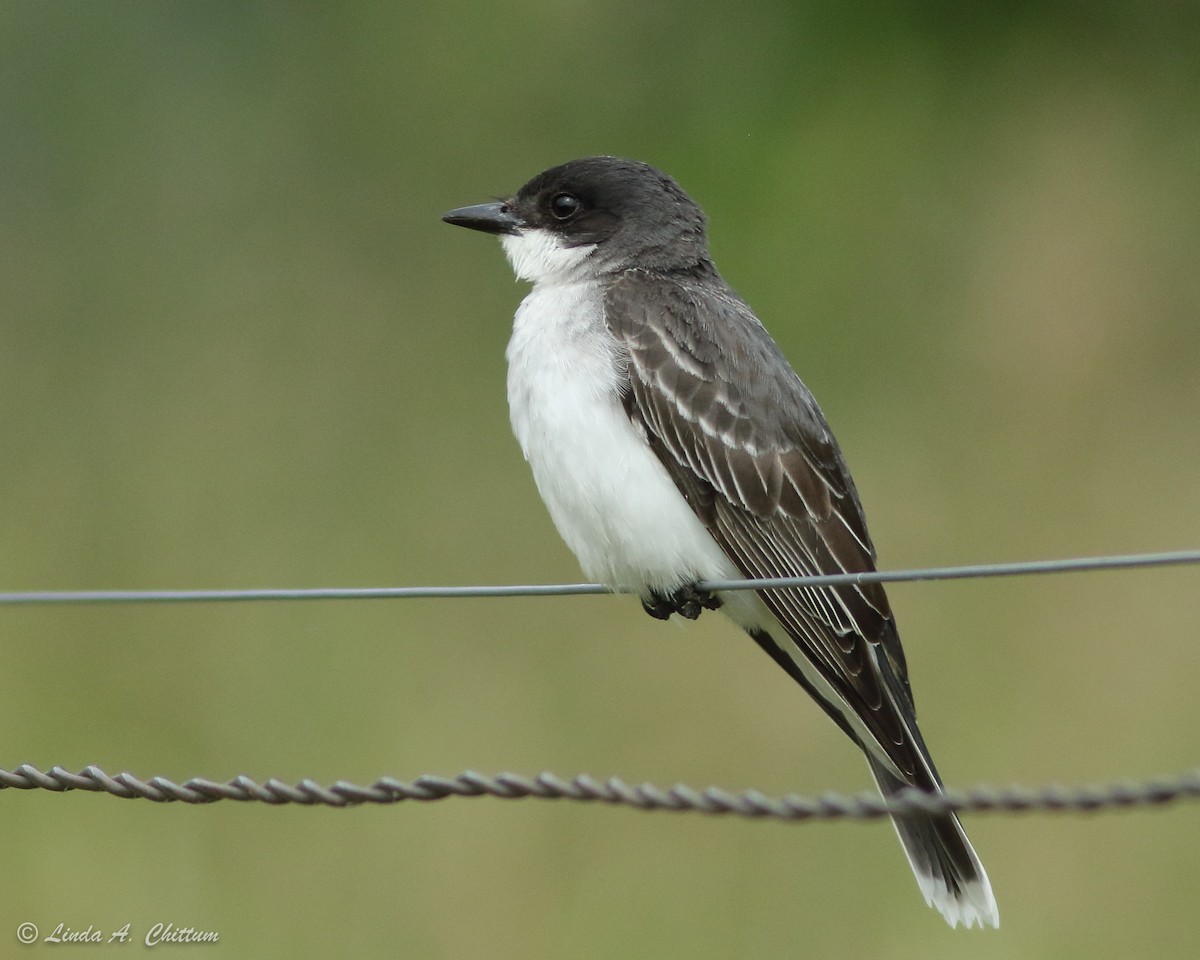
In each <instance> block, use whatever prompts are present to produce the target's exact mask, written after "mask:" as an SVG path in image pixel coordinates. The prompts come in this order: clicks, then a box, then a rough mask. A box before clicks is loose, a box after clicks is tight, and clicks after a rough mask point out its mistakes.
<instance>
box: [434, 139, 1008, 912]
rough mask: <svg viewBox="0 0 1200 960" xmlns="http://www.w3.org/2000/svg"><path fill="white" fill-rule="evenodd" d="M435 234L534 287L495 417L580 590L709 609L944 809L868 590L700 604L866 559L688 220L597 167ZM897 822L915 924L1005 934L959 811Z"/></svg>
mask: <svg viewBox="0 0 1200 960" xmlns="http://www.w3.org/2000/svg"><path fill="white" fill-rule="evenodd" d="M442 219H443V220H444V221H445V222H446V223H449V224H453V225H455V226H460V227H466V228H469V229H472V230H477V231H482V232H483V233H487V234H494V235H496V236H498V237H499V240H500V243H501V245H502V247H503V249H504V253H505V254H506V256H507V258H508V260H509V262H510V263H511V265H512V268H513V270H514V272H515V274H516V276H517V278H518V279H519V280H524V281H528V282H530V283H532V289H531V290H530V292H529V294H528V295H527V296H526V297H525V298H524V300H523V301H522V302H521V304H520V306H519V307H518V308H517V311H516V315H515V317H514V319H513V332H512V337H511V339H510V341H509V344H508V347H507V350H506V358H507V362H508V377H507V392H508V403H509V414H510V420H511V424H512V428H513V432H514V434H515V436H516V439H517V442H518V443H519V445H520V447H521V451H522V453H523V454H524V456H525V459H526V460H527V461H528V463H529V466H530V468H531V470H532V473H533V478H534V482H535V483H536V485H537V488H538V491H539V493H540V494H541V497H542V499H543V501H544V502H545V505H546V507H547V509H548V511H549V513H550V516H551V518H552V520H553V521H554V524H555V526H556V527H557V529H558V532H559V534H560V535H561V536H562V538H563V540H564V541H565V542H566V544H567V546H568V547H569V548H570V549H571V551H572V552H573V553H574V554H575V557H576V558H577V560H578V562H579V564H580V566H581V568H582V570H583V572H584V574H585V575H586V576H588V577H590V578H592V579H594V580H598V581H599V582H601V583H602V584H605V585H607V586H608V587H610V588H612V589H614V590H621V591H625V592H632V593H636V594H637V595H638V596H639V597H640V599H641V602H642V606H643V607H644V609H645V610H646V612H647V613H649V614H650V615H651V616H653V617H655V618H658V619H668V618H670V617H672V616H674V615H676V614H678V615H680V616H682V617H684V618H686V619H692V620H694V619H696V618H697V617H698V616H700V614H701V613H702V612H703V611H705V610H720V611H721V612H722V613H724V614H725V615H727V616H728V617H729V619H731V620H732V621H733V622H734V623H735V624H737V625H738V626H739V627H741V628H742V629H743V630H744V631H745V632H746V633H747V634H749V636H750V637H751V638H752V639H753V640H754V642H755V643H756V644H757V645H758V646H759V647H760V648H761V649H762V650H764V651H765V652H766V653H767V654H768V655H769V656H770V657H771V659H772V660H773V661H774V662H775V663H776V664H778V665H779V666H780V667H782V668H783V670H784V671H785V672H786V673H787V674H788V675H789V676H790V677H791V678H792V679H793V680H794V681H795V682H796V683H798V684H799V685H800V686H801V687H802V688H803V689H804V690H805V691H806V692H807V693H808V694H810V695H811V696H812V697H813V699H814V700H816V702H817V704H818V705H819V706H820V707H821V708H822V709H823V711H824V712H825V714H826V715H827V716H828V717H829V718H830V719H831V720H832V721H833V722H834V724H836V725H837V726H838V727H839V728H840V729H841V731H842V732H843V733H845V734H846V735H847V736H848V737H849V738H850V739H851V740H852V741H854V743H856V744H857V745H858V746H859V747H860V748H861V749H862V751H863V754H864V755H865V757H866V760H867V764H868V766H869V768H870V771H871V774H872V776H873V778H874V780H875V783H876V784H877V786H878V788H879V790H880V792H881V793H882V794H883V796H884V797H890V796H893V795H895V794H897V793H898V792H900V791H903V790H905V789H908V788H916V789H917V790H920V791H923V792H925V793H928V794H939V793H941V792H942V791H943V786H942V781H941V779H940V777H939V776H938V773H937V770H936V768H935V767H934V764H933V760H932V759H931V757H930V754H929V750H928V749H927V748H926V746H925V742H924V739H923V738H922V736H921V732H920V730H919V729H918V727H917V719H916V710H915V707H914V704H913V695H912V689H911V686H910V683H909V678H908V668H907V665H906V663H905V658H904V652H903V650H902V648H901V645H900V637H899V633H898V632H897V628H896V621H895V616H894V614H893V612H892V608H891V606H890V604H889V602H888V598H887V595H886V593H885V591H884V588H883V586H882V585H881V584H879V583H856V584H854V585H843V586H822V587H810V586H789V587H787V588H784V589H756V590H739V591H733V590H716V591H709V590H706V589H704V588H703V584H704V583H705V582H712V581H725V580H733V579H740V578H749V579H755V578H783V577H801V576H813V575H821V574H838V573H858V572H863V571H871V570H874V569H875V563H876V551H875V547H874V545H873V544H872V541H871V538H870V536H869V534H868V532H867V526H866V519H865V517H864V513H863V507H862V504H861V501H860V499H859V495H858V492H857V490H856V488H855V485H854V481H853V479H852V478H851V476H850V471H849V469H848V468H847V466H846V462H845V459H844V457H843V455H842V452H841V449H840V448H839V446H838V443H837V441H836V440H835V439H834V436H833V433H832V432H831V430H830V428H829V425H828V423H827V422H826V419H825V416H824V415H823V413H822V412H821V409H820V407H819V406H818V405H817V401H816V399H815V398H814V397H813V395H812V393H811V392H810V391H809V389H808V388H807V387H806V386H805V384H804V383H803V382H802V381H801V379H800V377H799V375H798V374H797V373H796V372H795V371H794V370H793V368H792V366H791V365H790V364H789V363H788V361H787V359H786V358H785V357H784V354H783V352H782V351H781V350H780V348H779V347H778V345H777V344H776V343H775V341H774V340H773V339H772V337H771V335H770V334H769V333H768V332H767V330H766V328H765V327H764V326H763V324H762V322H761V321H760V320H759V319H758V317H757V316H756V315H755V314H754V312H753V311H752V310H751V308H750V307H749V306H748V305H747V304H746V302H745V301H744V300H743V299H742V298H741V297H740V296H738V294H736V293H735V292H734V291H733V289H732V288H731V287H730V286H729V285H728V284H727V283H726V282H725V280H724V279H723V278H722V277H721V275H720V274H719V273H718V272H717V268H716V266H715V265H714V264H713V260H712V257H711V256H710V254H709V248H708V221H707V217H706V216H705V214H704V212H703V210H702V209H701V208H700V206H699V205H697V204H696V203H695V201H693V200H692V199H691V197H690V196H688V194H687V193H685V192H684V190H683V189H682V188H681V187H680V186H679V185H678V183H677V182H676V181H675V180H674V179H673V178H671V177H670V176H668V175H667V174H665V173H663V172H662V171H660V170H658V169H656V168H655V167H652V166H650V165H649V164H646V163H642V162H640V161H635V160H628V159H622V158H619V157H610V156H598V157H587V158H583V159H577V160H571V161H569V162H567V163H563V164H561V165H559V166H555V167H552V168H550V169H548V170H545V171H544V172H542V173H540V174H538V175H537V176H535V177H534V178H533V179H531V180H530V181H529V182H527V183H526V184H525V185H524V186H523V187H521V188H520V190H518V191H517V192H516V193H515V194H512V195H510V196H507V197H501V198H499V199H495V200H493V201H490V202H486V203H479V204H474V205H471V206H466V207H460V208H458V209H455V210H451V211H450V212H448V213H446V214H445V215H444V216H443V217H442ZM893 824H894V826H895V829H896V832H897V834H898V835H899V838H900V842H901V844H902V846H903V848H904V852H905V854H906V855H907V858H908V862H909V864H910V866H911V867H912V870H913V872H914V874H915V875H916V878H917V883H918V885H919V887H920V891H921V893H922V894H923V895H924V898H925V902H926V903H927V904H928V905H930V906H932V907H934V908H936V909H937V910H938V911H939V912H940V913H941V914H942V916H943V917H944V918H945V920H946V921H947V922H948V923H949V924H950V925H951V926H952V927H955V926H958V925H959V924H962V925H963V926H964V927H973V926H979V927H983V926H992V927H997V926H999V913H998V910H997V907H996V900H995V897H994V895H993V893H992V887H991V883H990V881H989V880H988V876H987V873H986V872H985V870H984V868H983V865H982V864H981V863H980V860H979V857H978V856H977V855H976V853H975V851H974V849H973V848H972V846H971V844H970V841H969V840H968V839H967V836H966V833H965V832H964V830H963V828H962V825H961V823H960V822H959V820H958V817H957V816H956V815H955V814H953V813H936V814H935V813H924V812H920V813H905V814H903V815H900V816H895V817H893Z"/></svg>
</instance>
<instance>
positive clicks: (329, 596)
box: [0, 550, 1200, 605]
mask: <svg viewBox="0 0 1200 960" xmlns="http://www.w3.org/2000/svg"><path fill="white" fill-rule="evenodd" d="M1198 563H1200V550H1176V551H1164V552H1160V553H1140V554H1122V555H1113V556H1103V557H1074V558H1069V559H1065V560H1029V561H1020V562H1017V563H981V564H968V565H965V566H955V567H925V568H922V569H916V570H872V571H869V572H863V573H837V574H828V575H823V576H813V577H771V578H764V579H750V580H704V581H701V582H700V583H698V584H696V586H697V587H698V588H699V589H701V590H771V589H781V588H785V587H840V586H854V585H857V584H865V583H900V582H904V581H916V580H969V579H972V580H973V579H982V578H985V577H1016V576H1030V575H1036V574H1049V573H1081V572H1088V571H1097V570H1124V569H1131V568H1137V567H1167V566H1181V565H1185V564H1198ZM630 592H633V591H628V590H619V589H618V590H613V589H610V588H609V587H606V586H604V585H602V584H599V583H534V584H499V585H481V586H449V587H447V586H431V587H316V588H295V589H290V588H267V589H249V590H34V591H25V592H13V593H0V605H5V604H7V605H16V604H63V603H210V602H246V601H262V600H404V599H415V598H454V599H461V598H466V597H548V596H556V597H562V596H579V595H583V594H600V593H630Z"/></svg>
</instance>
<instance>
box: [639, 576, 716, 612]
mask: <svg viewBox="0 0 1200 960" xmlns="http://www.w3.org/2000/svg"><path fill="white" fill-rule="evenodd" d="M720 606H721V598H720V597H717V596H714V595H713V594H712V593H710V592H709V591H707V590H698V589H697V588H696V586H695V584H689V585H688V586H685V587H680V588H679V589H678V590H676V591H675V592H674V593H668V594H662V593H659V592H658V591H657V590H651V591H650V594H649V596H646V597H643V598H642V608H643V609H644V610H645V611H646V612H647V613H648V614H650V616H652V617H654V618H655V619H656V620H667V619H669V618H670V616H671V614H673V613H678V614H679V615H680V616H683V617H687V619H689V620H695V619H696V618H697V617H699V616H700V614H701V612H703V611H704V610H717V609H719V608H720Z"/></svg>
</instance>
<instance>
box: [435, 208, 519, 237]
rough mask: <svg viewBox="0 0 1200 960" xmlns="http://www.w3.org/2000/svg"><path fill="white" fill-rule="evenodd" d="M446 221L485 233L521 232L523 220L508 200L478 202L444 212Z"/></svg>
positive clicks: (443, 217) (443, 216)
mask: <svg viewBox="0 0 1200 960" xmlns="http://www.w3.org/2000/svg"><path fill="white" fill-rule="evenodd" d="M442 219H443V220H445V221H446V223H452V224H454V225H455V226H456V227H468V228H470V229H471V230H482V231H483V232H484V233H509V234H517V233H520V232H521V231H520V226H521V221H520V220H518V219H517V217H516V215H515V214H514V213H513V212H512V205H511V204H510V203H508V202H507V201H506V200H497V201H496V202H495V203H477V204H475V205H474V206H473V207H459V208H458V209H457V210H451V211H450V212H449V213H446V214H443V215H442Z"/></svg>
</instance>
